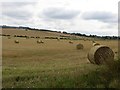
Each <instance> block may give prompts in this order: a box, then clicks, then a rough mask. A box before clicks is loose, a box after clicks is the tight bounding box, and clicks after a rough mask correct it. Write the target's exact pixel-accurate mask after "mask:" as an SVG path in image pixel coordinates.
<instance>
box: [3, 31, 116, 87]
mask: <svg viewBox="0 0 120 90" xmlns="http://www.w3.org/2000/svg"><path fill="white" fill-rule="evenodd" d="M3 34H9V35H11V36H12V37H11V38H10V39H9V38H8V37H6V36H3V37H2V66H3V67H2V70H3V82H2V84H3V87H4V88H21V87H23V88H46V87H48V88H52V87H89V86H87V85H83V83H81V82H82V79H81V77H82V76H83V75H85V74H87V73H90V72H92V71H95V70H96V69H99V68H102V67H104V66H103V65H101V66H98V65H95V64H91V63H90V62H89V61H88V59H87V53H88V52H89V50H90V48H91V47H92V42H91V40H82V39H80V38H83V37H78V36H72V35H67V34H61V33H54V32H40V31H24V30H21V31H20V30H13V29H12V30H8V29H5V30H4V29H3ZM14 35H27V36H30V37H31V36H34V37H37V36H39V37H40V38H39V39H40V40H42V41H43V42H44V43H41V44H37V40H38V38H29V39H26V38H20V37H14ZM61 35H63V36H69V37H70V38H73V37H76V38H79V39H78V40H74V39H73V40H71V41H72V42H73V44H70V43H69V41H70V40H68V39H60V41H58V40H57V39H45V38H44V37H59V38H60V36H61ZM15 40H19V43H14V41H15ZM96 42H98V43H100V44H102V45H107V46H109V47H110V48H111V49H112V50H113V51H114V52H118V41H117V40H97V41H96ZM79 43H81V44H83V45H84V49H83V50H77V49H76V45H77V44H79ZM117 57H118V56H117V54H115V60H116V59H117ZM91 87H92V86H91ZM93 87H94V86H93ZM95 87H97V86H95ZM101 87H104V85H103V86H101Z"/></svg>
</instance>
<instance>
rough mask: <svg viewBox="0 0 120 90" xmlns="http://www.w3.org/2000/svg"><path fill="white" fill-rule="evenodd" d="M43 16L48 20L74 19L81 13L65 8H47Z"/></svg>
mask: <svg viewBox="0 0 120 90" xmlns="http://www.w3.org/2000/svg"><path fill="white" fill-rule="evenodd" d="M43 14H44V15H45V16H46V17H47V18H52V19H73V18H75V17H76V16H77V15H78V14H79V12H78V11H74V10H67V9H64V8H47V9H45V10H44V11H43Z"/></svg>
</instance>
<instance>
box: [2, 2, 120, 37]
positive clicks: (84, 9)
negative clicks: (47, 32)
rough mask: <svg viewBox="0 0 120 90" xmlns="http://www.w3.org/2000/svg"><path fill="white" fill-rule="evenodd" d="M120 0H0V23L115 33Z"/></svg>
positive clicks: (85, 32) (105, 33)
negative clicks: (0, 20) (0, 19)
mask: <svg viewBox="0 0 120 90" xmlns="http://www.w3.org/2000/svg"><path fill="white" fill-rule="evenodd" d="M118 1H119V0H20V1H18V0H1V1H0V2H1V3H0V7H1V9H2V10H1V9H0V11H1V12H0V18H2V22H0V25H14V26H29V27H34V28H39V29H40V28H44V29H51V30H57V31H67V32H76V33H77V32H78V33H83V34H88V35H89V34H94V35H102V36H103V35H109V36H111V35H114V36H116V35H118Z"/></svg>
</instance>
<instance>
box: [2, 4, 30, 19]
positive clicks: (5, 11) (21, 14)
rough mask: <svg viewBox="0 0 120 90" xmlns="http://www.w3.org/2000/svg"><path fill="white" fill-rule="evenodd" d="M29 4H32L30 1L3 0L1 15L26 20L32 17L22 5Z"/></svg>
mask: <svg viewBox="0 0 120 90" xmlns="http://www.w3.org/2000/svg"><path fill="white" fill-rule="evenodd" d="M30 4H31V5H32V2H3V3H2V16H3V17H4V16H5V17H11V18H15V19H23V20H27V19H29V18H30V17H32V12H31V10H28V9H27V8H26V7H24V6H26V5H30Z"/></svg>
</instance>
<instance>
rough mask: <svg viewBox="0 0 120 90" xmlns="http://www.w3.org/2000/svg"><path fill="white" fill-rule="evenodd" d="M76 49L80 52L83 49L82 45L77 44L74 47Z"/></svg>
mask: <svg viewBox="0 0 120 90" xmlns="http://www.w3.org/2000/svg"><path fill="white" fill-rule="evenodd" d="M76 48H77V50H80V49H83V48H84V46H83V44H80V43H79V44H77V45H76Z"/></svg>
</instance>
